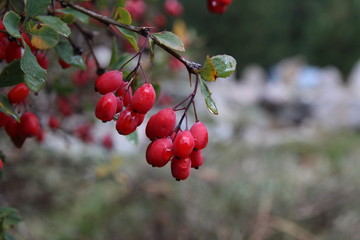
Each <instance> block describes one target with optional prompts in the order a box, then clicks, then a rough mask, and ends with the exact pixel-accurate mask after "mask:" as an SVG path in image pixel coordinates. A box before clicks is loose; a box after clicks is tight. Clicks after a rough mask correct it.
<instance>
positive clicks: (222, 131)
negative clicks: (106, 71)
mask: <svg viewBox="0 0 360 240" xmlns="http://www.w3.org/2000/svg"><path fill="white" fill-rule="evenodd" d="M145 2H146V4H147V7H148V12H149V13H147V14H149V17H148V18H147V19H146V21H147V22H146V24H151V20H153V19H154V17H153V16H154V15H155V13H156V12H159V11H163V8H162V6H163V1H157V0H151V1H150V0H149V1H145ZM180 2H181V3H182V4H183V7H184V11H183V14H182V15H181V16H178V17H174V16H171V15H169V14H168V13H165V16H166V24H165V25H164V27H163V28H162V29H164V28H165V29H168V30H172V31H174V32H175V33H176V34H177V35H179V36H180V37H181V39H182V40H183V41H184V43H185V45H186V49H187V51H186V56H187V57H188V58H189V59H192V60H194V61H197V62H200V63H203V62H204V59H205V57H206V55H210V56H212V55H217V54H228V55H232V56H233V57H234V58H235V59H236V60H237V63H238V67H237V71H236V74H234V75H233V76H232V77H230V78H227V79H218V80H217V81H216V82H215V83H209V87H210V89H211V91H212V93H213V95H212V96H213V98H214V100H215V102H216V104H217V107H218V109H219V115H218V116H214V115H211V113H209V112H208V111H207V110H206V107H205V104H204V103H203V102H204V101H203V99H202V97H201V95H200V93H199V94H198V96H197V98H196V104H197V109H198V114H199V118H200V119H201V121H203V122H204V123H205V124H206V125H207V127H208V130H209V145H208V147H207V148H206V149H204V155H205V163H204V165H203V166H201V167H200V169H199V170H192V172H191V175H190V177H189V178H188V179H187V180H185V181H182V182H177V181H175V180H174V179H173V178H172V177H171V173H170V166H169V165H167V166H165V167H164V168H161V169H158V168H152V167H151V166H149V165H148V164H147V163H146V161H145V156H144V155H145V149H146V147H147V145H148V144H149V140H147V139H146V137H145V136H144V126H143V127H141V128H139V129H138V130H137V134H136V136H135V137H134V136H132V137H130V138H126V137H123V136H119V135H118V134H117V133H116V131H115V129H114V124H112V123H106V124H104V123H101V122H100V121H96V120H93V121H92V127H91V130H90V134H91V136H92V139H93V140H92V141H82V140H81V139H78V138H76V137H73V136H70V135H68V134H66V133H67V131H65V130H64V131H62V130H61V129H60V130H57V131H52V130H49V131H47V132H46V136H45V141H44V142H43V143H42V144H39V143H37V142H35V141H31V140H29V142H27V143H26V144H25V146H24V147H23V148H22V149H21V151H19V150H18V149H15V148H14V147H12V146H10V145H9V144H8V142H7V139H6V138H7V136H5V134H4V132H3V131H2V132H1V133H0V134H1V135H0V136H1V137H0V139H1V145H0V146H1V149H3V152H4V153H6V155H7V165H6V169H5V170H6V171H5V172H4V176H3V180H2V181H1V182H0V187H1V188H0V189H1V192H0V203H1V205H4V206H11V207H14V208H16V209H17V210H18V211H19V213H20V215H21V217H22V218H23V222H21V224H20V225H19V226H18V228H16V229H14V233H13V234H14V236H16V237H17V238H18V239H59V240H66V239H69V240H70V239H78V240H87V239H91V240H92V239H94V240H95V239H96V240H97V239H99V240H100V239H113V240H118V239H127V240H131V239H134V240H135V239H157V240H162V239H164V240H165V239H187V240H192V239H194V240H195V239H196V240H202V239H220V240H227V239H234V240H235V239H236V240H240V239H246V240H265V239H267V240H293V239H294V240H295V239H299V240H313V239H318V240H320V239H323V240H325V239H326V240H339V239H348V240H356V239H360V231H359V226H360V187H359V186H360V164H359V154H360V148H359V147H358V146H359V145H360V134H359V130H360V65H359V64H360V63H359V62H358V60H359V57H360V45H359V44H358V43H359V40H360V26H359V25H360V2H359V1H355V0H343V1H337V0H323V1H310V0H291V1H289V0H268V1H260V0H234V1H233V2H232V3H231V4H230V5H229V7H228V9H227V11H226V12H225V13H223V14H221V15H219V14H214V13H211V12H210V11H209V10H208V9H207V5H206V1H205V0H201V1H180ZM108 6H109V3H107V1H98V2H97V7H99V8H100V9H107V7H108ZM142 21H144V22H145V20H144V19H143V20H142ZM144 22H141V21H139V22H138V24H139V25H140V24H143V23H144ZM96 31H100V30H96ZM110 42H111V41H110ZM96 43H97V48H96V52H97V54H98V56H99V58H100V59H102V64H103V65H104V66H106V64H108V60H109V52H110V48H111V43H110V44H109V43H107V42H104V41H102V40H101V39H100V40H97V42H96ZM144 65H145V63H144ZM149 67H150V66H149ZM52 71H54V76H56V74H57V73H58V71H59V70H57V69H52ZM148 71H149V72H148V75H149V77H150V78H151V81H154V82H156V83H159V85H160V86H161V91H160V92H161V93H160V95H159V97H158V101H157V105H156V108H155V109H152V110H151V112H150V115H152V114H154V113H156V112H157V111H158V110H160V109H162V108H164V107H168V106H173V105H176V103H178V102H180V101H181V99H184V98H185V97H186V96H187V95H188V94H189V92H190V91H191V89H190V88H189V86H188V85H189V84H188V75H187V72H186V70H185V69H183V68H182V67H181V66H180V67H179V65H177V64H176V62H175V63H174V62H173V61H172V60H171V59H170V60H169V58H168V55H167V54H166V53H164V52H162V51H160V50H159V49H156V55H155V63H154V64H153V66H151V69H149V70H148ZM66 74H67V73H61V74H60V75H61V76H62V78H63V79H65V78H66V77H68V78H70V76H69V75H66ZM50 82H54V83H55V82H56V77H51V79H50ZM92 87H93V86H92V85H91V84H90V86H89V89H91V88H92ZM84 91H85V90H84V89H80V90H79V89H76V87H75V90H73V91H72V93H79V92H80V93H83V92H84ZM88 97H89V96H86V98H85V99H86V101H88V99H89V98H88ZM42 99H43V98H41V94H40V97H37V98H36V99H35V97H34V99H33V101H34V102H35V103H34V105H36V104H37V103H39V102H41V101H42ZM39 104H40V105H41V104H44V103H39ZM47 104H49V105H51V103H47ZM88 105H89V103H88V102H87V105H86V107H85V108H84V111H81V112H79V113H78V114H75V115H74V116H73V118H74V119H73V118H68V119H65V120H64V121H63V122H62V126H63V128H64V129H66V128H68V127H69V126H71V125H72V124H74V122H79V121H80V120H81V119H82V118H90V119H91V118H93V108H92V107H91V106H88ZM48 107H49V106H48ZM86 110H89V111H86ZM44 119H45V120H43V124H44V125H45V124H46V121H47V118H46V116H45V118H44ZM79 119H80V120H79ZM147 119H148V118H147ZM190 119H192V118H190ZM145 121H146V120H145ZM45 128H46V127H45ZM107 136H110V137H111V139H112V141H113V147H112V148H111V149H109V148H106V147H104V144H103V139H104V138H105V137H107ZM3 139H4V140H3ZM5 139H6V140H5Z"/></svg>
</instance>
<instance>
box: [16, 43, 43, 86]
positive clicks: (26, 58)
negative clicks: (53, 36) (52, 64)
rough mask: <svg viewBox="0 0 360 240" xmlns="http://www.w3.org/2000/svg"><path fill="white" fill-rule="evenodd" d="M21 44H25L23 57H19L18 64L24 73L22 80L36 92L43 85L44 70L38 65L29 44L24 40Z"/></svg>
mask: <svg viewBox="0 0 360 240" xmlns="http://www.w3.org/2000/svg"><path fill="white" fill-rule="evenodd" d="M23 44H24V46H25V51H24V55H23V57H22V58H21V61H20V66H21V69H22V71H23V72H24V73H25V79H24V81H25V83H26V85H27V86H28V87H29V88H30V89H31V91H33V92H35V93H37V92H39V91H40V90H41V89H42V88H43V87H44V85H45V82H46V70H45V69H43V68H42V67H40V65H39V63H38V62H37V60H36V57H35V56H34V55H33V54H32V52H31V49H30V48H29V46H28V45H27V44H26V43H25V42H24V41H23Z"/></svg>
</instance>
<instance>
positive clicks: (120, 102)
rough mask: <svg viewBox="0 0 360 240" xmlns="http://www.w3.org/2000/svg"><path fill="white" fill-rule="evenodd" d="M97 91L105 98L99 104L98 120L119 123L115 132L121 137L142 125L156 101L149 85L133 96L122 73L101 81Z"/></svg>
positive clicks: (113, 74)
mask: <svg viewBox="0 0 360 240" xmlns="http://www.w3.org/2000/svg"><path fill="white" fill-rule="evenodd" d="M95 90H96V91H98V92H99V93H100V94H102V95H103V96H102V97H101V98H100V99H99V101H98V102H97V104H96V109H95V116H96V118H98V119H99V120H101V121H103V122H108V121H111V120H116V121H117V122H116V130H117V131H118V133H119V134H122V135H128V134H130V133H132V132H134V131H135V130H136V128H137V127H138V126H140V125H141V123H142V122H143V121H144V117H145V114H146V113H147V112H148V111H149V110H150V109H151V108H152V107H153V106H154V103H155V99H156V93H155V89H154V87H153V86H152V85H151V84H150V83H144V84H142V85H141V86H140V87H139V88H138V89H137V90H136V91H135V93H134V94H132V90H131V87H130V85H129V83H128V82H126V81H123V74H122V72H121V71H119V70H113V71H109V72H106V73H104V74H102V75H101V76H100V77H98V78H97V79H96V81H95Z"/></svg>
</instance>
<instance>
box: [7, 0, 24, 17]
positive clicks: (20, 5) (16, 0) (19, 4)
mask: <svg viewBox="0 0 360 240" xmlns="http://www.w3.org/2000/svg"><path fill="white" fill-rule="evenodd" d="M10 5H11V7H12V8H13V9H14V10H15V12H17V13H20V14H21V13H23V12H24V9H25V3H24V1H23V0H10Z"/></svg>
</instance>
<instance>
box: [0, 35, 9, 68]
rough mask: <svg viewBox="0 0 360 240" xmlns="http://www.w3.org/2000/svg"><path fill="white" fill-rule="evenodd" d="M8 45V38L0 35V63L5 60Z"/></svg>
mask: <svg viewBox="0 0 360 240" xmlns="http://www.w3.org/2000/svg"><path fill="white" fill-rule="evenodd" d="M8 45H9V40H8V38H7V37H6V36H4V35H3V34H2V33H0V61H2V60H4V59H6V49H7V48H8Z"/></svg>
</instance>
